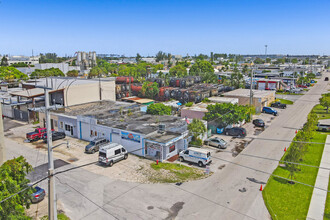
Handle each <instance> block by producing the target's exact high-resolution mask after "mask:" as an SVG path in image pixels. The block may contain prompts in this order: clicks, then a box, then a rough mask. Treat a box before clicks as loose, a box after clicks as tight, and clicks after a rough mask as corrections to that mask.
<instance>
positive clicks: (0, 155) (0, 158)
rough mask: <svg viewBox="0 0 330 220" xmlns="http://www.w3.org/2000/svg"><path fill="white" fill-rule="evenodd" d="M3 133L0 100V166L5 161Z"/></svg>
mask: <svg viewBox="0 0 330 220" xmlns="http://www.w3.org/2000/svg"><path fill="white" fill-rule="evenodd" d="M4 139H5V138H4V134H3V120H2V104H1V102H0V166H1V165H2V164H3V163H4V162H5V161H6V152H5V150H6V149H5V141H4Z"/></svg>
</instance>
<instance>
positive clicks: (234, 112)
mask: <svg viewBox="0 0 330 220" xmlns="http://www.w3.org/2000/svg"><path fill="white" fill-rule="evenodd" d="M207 110H208V112H207V113H205V116H204V118H203V119H204V120H207V121H215V122H217V123H219V124H222V125H224V127H225V126H227V125H232V124H237V123H239V122H242V121H244V120H246V121H248V120H249V119H250V116H249V112H250V107H249V106H244V105H237V104H235V105H234V104H232V103H217V104H214V105H208V106H207Z"/></svg>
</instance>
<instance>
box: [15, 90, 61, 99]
mask: <svg viewBox="0 0 330 220" xmlns="http://www.w3.org/2000/svg"><path fill="white" fill-rule="evenodd" d="M60 90H61V89H60ZM56 91H59V90H51V91H49V93H52V92H56ZM10 95H12V96H20V97H26V98H34V97H38V96H43V95H45V90H44V89H40V88H34V89H27V90H22V91H17V92H12V93H10Z"/></svg>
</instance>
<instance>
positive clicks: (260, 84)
mask: <svg viewBox="0 0 330 220" xmlns="http://www.w3.org/2000/svg"><path fill="white" fill-rule="evenodd" d="M265 89H266V83H265V82H258V90H265Z"/></svg>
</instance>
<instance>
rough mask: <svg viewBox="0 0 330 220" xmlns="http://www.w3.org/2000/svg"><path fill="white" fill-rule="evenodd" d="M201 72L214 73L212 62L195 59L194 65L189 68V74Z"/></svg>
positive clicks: (200, 73) (199, 73)
mask: <svg viewBox="0 0 330 220" xmlns="http://www.w3.org/2000/svg"><path fill="white" fill-rule="evenodd" d="M203 73H214V68H213V66H212V64H211V63H210V62H208V61H206V60H197V61H196V63H195V64H194V65H192V67H191V68H190V71H189V74H190V75H194V76H196V75H197V76H198V75H202V74H203Z"/></svg>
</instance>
